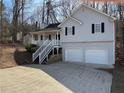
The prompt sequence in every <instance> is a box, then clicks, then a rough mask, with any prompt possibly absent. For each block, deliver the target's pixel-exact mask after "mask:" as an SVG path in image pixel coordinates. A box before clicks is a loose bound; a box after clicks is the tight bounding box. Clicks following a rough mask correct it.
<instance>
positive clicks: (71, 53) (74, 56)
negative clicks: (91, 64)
mask: <svg viewBox="0 0 124 93" xmlns="http://www.w3.org/2000/svg"><path fill="white" fill-rule="evenodd" d="M82 60H83V52H82V50H81V49H66V50H65V61H69V62H82Z"/></svg>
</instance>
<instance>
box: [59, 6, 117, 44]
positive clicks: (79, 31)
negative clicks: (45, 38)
mask: <svg viewBox="0 0 124 93" xmlns="http://www.w3.org/2000/svg"><path fill="white" fill-rule="evenodd" d="M73 17H74V18H76V19H78V20H80V21H81V22H82V24H79V23H77V22H76V21H74V20H72V19H69V20H67V21H66V22H65V23H64V24H63V25H62V30H63V31H61V41H62V42H79V41H80V42H87V41H114V40H115V37H114V35H113V34H114V31H115V30H114V29H115V28H114V22H112V20H110V18H108V17H106V16H105V15H102V14H100V13H97V12H94V11H91V10H90V9H87V8H85V9H84V11H82V9H80V10H79V11H77V12H76V13H75V14H74V15H73ZM101 22H104V23H105V32H104V33H95V34H92V24H101ZM72 26H75V29H76V30H75V35H74V36H73V35H72V34H70V35H69V34H68V35H67V36H65V31H64V29H65V27H72ZM70 33H71V32H70Z"/></svg>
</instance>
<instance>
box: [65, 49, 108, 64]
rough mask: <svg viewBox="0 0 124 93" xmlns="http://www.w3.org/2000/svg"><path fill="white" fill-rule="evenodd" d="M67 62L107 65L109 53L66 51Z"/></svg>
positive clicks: (105, 51) (103, 51) (99, 51)
mask: <svg viewBox="0 0 124 93" xmlns="http://www.w3.org/2000/svg"><path fill="white" fill-rule="evenodd" d="M65 61H67V62H83V63H84V62H85V63H97V64H107V63H108V52H107V50H93V49H92V50H88V49H87V50H83V49H66V50H65Z"/></svg>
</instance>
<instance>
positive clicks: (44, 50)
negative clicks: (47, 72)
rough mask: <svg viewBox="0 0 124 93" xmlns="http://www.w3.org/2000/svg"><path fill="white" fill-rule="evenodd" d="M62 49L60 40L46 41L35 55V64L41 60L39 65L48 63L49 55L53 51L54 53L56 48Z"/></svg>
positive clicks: (33, 56) (33, 57)
mask: <svg viewBox="0 0 124 93" xmlns="http://www.w3.org/2000/svg"><path fill="white" fill-rule="evenodd" d="M55 47H56V48H60V42H59V40H46V41H44V42H43V43H42V44H41V45H40V47H39V49H38V50H37V51H36V52H35V53H33V55H32V60H33V62H34V61H35V60H36V59H37V58H39V60H38V61H39V64H42V63H46V62H47V61H48V58H49V54H50V52H51V51H53V49H54V48H55Z"/></svg>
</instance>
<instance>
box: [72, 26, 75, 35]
mask: <svg viewBox="0 0 124 93" xmlns="http://www.w3.org/2000/svg"><path fill="white" fill-rule="evenodd" d="M72 35H75V26H73V27H72Z"/></svg>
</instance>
